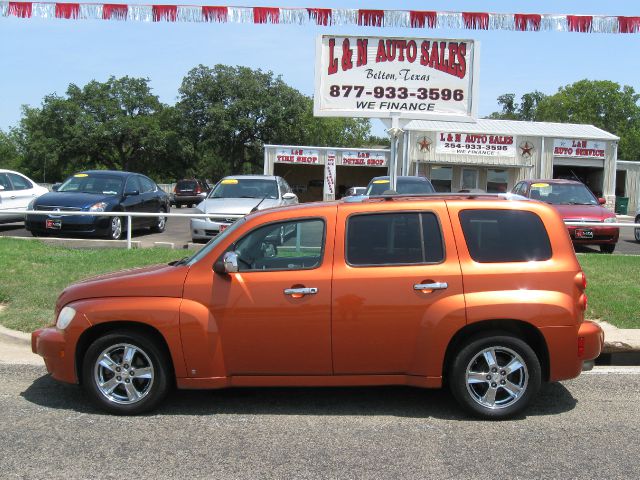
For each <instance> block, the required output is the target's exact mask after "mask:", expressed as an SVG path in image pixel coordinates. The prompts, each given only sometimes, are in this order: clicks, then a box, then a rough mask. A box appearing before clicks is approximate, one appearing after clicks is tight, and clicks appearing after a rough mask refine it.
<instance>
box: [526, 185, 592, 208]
mask: <svg viewBox="0 0 640 480" xmlns="http://www.w3.org/2000/svg"><path fill="white" fill-rule="evenodd" d="M529 196H530V197H531V198H532V199H534V200H541V201H543V202H547V203H550V204H552V205H598V200H597V199H596V197H595V196H594V195H593V193H591V191H590V190H589V189H588V188H587V187H586V186H585V185H582V184H581V183H534V184H532V185H531V193H530V194H529Z"/></svg>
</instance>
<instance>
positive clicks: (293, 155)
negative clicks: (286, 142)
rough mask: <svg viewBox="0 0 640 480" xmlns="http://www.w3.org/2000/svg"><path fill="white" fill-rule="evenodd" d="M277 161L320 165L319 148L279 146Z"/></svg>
mask: <svg viewBox="0 0 640 480" xmlns="http://www.w3.org/2000/svg"><path fill="white" fill-rule="evenodd" d="M274 161H275V162H276V163H305V164H310V165H318V164H319V163H320V155H319V153H318V150H304V149H302V148H279V149H277V150H276V158H275V160H274Z"/></svg>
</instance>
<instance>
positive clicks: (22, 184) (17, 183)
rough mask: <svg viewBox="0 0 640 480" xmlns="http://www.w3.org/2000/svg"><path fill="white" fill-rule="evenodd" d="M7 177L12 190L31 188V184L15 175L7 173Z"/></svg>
mask: <svg viewBox="0 0 640 480" xmlns="http://www.w3.org/2000/svg"><path fill="white" fill-rule="evenodd" d="M7 175H8V176H9V178H10V179H11V183H13V189H14V190H29V189H30V188H33V185H32V184H31V182H30V181H29V180H27V179H26V178H24V177H23V176H21V175H16V174H15V173H7Z"/></svg>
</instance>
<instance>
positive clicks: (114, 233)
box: [111, 217, 122, 240]
mask: <svg viewBox="0 0 640 480" xmlns="http://www.w3.org/2000/svg"><path fill="white" fill-rule="evenodd" d="M121 236H122V220H120V217H112V218H111V238H112V239H114V240H118V239H120V237H121Z"/></svg>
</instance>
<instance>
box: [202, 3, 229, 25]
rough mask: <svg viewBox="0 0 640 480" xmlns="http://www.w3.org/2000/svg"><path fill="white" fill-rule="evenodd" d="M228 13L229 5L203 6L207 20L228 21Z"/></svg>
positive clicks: (203, 14)
mask: <svg viewBox="0 0 640 480" xmlns="http://www.w3.org/2000/svg"><path fill="white" fill-rule="evenodd" d="M228 14H229V10H228V9H227V7H202V17H203V18H204V20H205V22H226V21H227V15H228Z"/></svg>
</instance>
